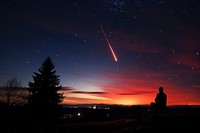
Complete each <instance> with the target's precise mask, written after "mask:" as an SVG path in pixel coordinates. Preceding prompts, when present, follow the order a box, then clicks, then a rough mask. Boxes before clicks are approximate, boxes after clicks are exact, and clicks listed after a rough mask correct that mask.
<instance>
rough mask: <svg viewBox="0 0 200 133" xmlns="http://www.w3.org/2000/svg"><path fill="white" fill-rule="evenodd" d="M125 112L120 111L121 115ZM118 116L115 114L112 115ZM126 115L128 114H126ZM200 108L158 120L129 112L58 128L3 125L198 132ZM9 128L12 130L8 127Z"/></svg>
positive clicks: (51, 132)
mask: <svg viewBox="0 0 200 133" xmlns="http://www.w3.org/2000/svg"><path fill="white" fill-rule="evenodd" d="M121 111H122V110H118V111H116V113H118V114H120V112H121ZM112 113H114V112H112ZM122 113H125V112H122ZM123 116H124V117H123ZM199 121H200V108H199V107H198V108H188V107H187V108H185V107H184V108H170V109H168V110H167V111H166V112H164V113H161V114H159V115H158V116H157V117H154V116H153V114H152V113H151V112H149V111H146V112H144V111H141V112H134V113H130V112H128V113H127V115H121V116H120V117H116V116H115V117H112V118H109V117H108V118H106V119H96V120H95V118H93V119H90V120H85V119H84V118H81V119H76V120H75V119H74V120H68V119H67V120H65V121H62V122H60V123H59V124H54V125H43V126H39V125H37V126H36V125H35V126H33V125H30V124H29V123H24V124H23V125H22V124H20V121H19V123H18V122H16V123H15V124H13V125H4V124H1V125H2V127H1V130H0V132H1V133H25V132H26V133H138V132H145V133H149V132H159V133H162V132H168V133H169V132H198V131H200V124H199ZM6 126H8V127H6Z"/></svg>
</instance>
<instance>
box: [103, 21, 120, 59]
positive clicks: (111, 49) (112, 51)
mask: <svg viewBox="0 0 200 133" xmlns="http://www.w3.org/2000/svg"><path fill="white" fill-rule="evenodd" d="M100 28H101V30H102V32H103V35H104V37H105V39H106V41H107V43H108V46H109V48H110V51H111V53H112V55H113V58H114V60H115V61H116V62H117V61H118V59H117V56H116V55H115V52H114V50H113V48H112V46H111V44H110V42H109V40H108V38H107V36H106V34H105V31H104V30H103V27H102V26H101V25H100Z"/></svg>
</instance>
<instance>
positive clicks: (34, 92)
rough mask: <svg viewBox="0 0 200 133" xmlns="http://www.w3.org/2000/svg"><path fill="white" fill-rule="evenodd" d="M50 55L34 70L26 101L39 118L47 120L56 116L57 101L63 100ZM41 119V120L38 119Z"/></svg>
mask: <svg viewBox="0 0 200 133" xmlns="http://www.w3.org/2000/svg"><path fill="white" fill-rule="evenodd" d="M54 68H55V65H54V64H53V63H52V60H51V58H50V57H47V59H46V60H45V61H44V62H43V63H42V65H41V67H40V68H39V69H38V71H39V72H38V73H37V72H34V75H33V76H32V77H33V80H34V81H33V82H29V84H28V85H29V88H28V92H29V97H28V102H29V105H31V107H33V108H34V114H35V115H37V117H39V119H42V120H47V121H49V120H50V119H52V118H53V117H54V118H55V117H56V113H57V109H58V105H59V103H61V102H62V101H63V98H64V96H63V93H59V92H58V91H59V90H61V85H60V79H59V76H58V75H56V71H55V70H54ZM40 121H41V120H40Z"/></svg>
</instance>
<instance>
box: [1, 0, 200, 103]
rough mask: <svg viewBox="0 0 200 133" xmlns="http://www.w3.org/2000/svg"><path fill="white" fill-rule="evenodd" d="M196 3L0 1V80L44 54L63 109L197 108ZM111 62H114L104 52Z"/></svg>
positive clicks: (30, 67)
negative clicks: (161, 99) (162, 97)
mask: <svg viewBox="0 0 200 133" xmlns="http://www.w3.org/2000/svg"><path fill="white" fill-rule="evenodd" d="M199 13H200V1H198V0H51V1H49V0H1V1H0V17H1V19H0V31H1V32H0V36H1V37H0V46H1V49H0V82H1V83H2V82H5V81H6V80H8V79H10V78H12V77H17V79H18V80H20V81H21V82H22V83H23V86H28V82H29V81H33V79H32V75H33V72H38V68H39V67H40V66H41V63H42V62H43V61H44V60H45V59H46V58H47V56H50V57H51V58H52V61H53V63H54V64H55V70H56V73H57V74H58V75H59V76H60V84H61V85H62V86H63V90H62V92H63V93H64V95H65V96H66V98H65V100H64V101H63V103H64V104H92V103H104V104H128V105H132V104H149V103H150V102H152V101H154V98H155V95H156V93H157V92H158V88H159V87H160V86H162V87H164V91H165V92H166V94H167V96H168V102H167V104H168V105H182V104H183V105H185V104H186V105H193V104H198V105H200V15H199ZM109 45H110V46H111V47H112V50H113V52H114V54H115V55H116V58H117V59H118V61H115V59H114V56H113V53H112V52H111V48H110V47H109Z"/></svg>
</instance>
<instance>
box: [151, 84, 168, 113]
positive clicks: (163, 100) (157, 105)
mask: <svg viewBox="0 0 200 133" xmlns="http://www.w3.org/2000/svg"><path fill="white" fill-rule="evenodd" d="M158 90H159V92H158V93H157V95H156V97H155V102H152V103H151V108H152V111H153V112H154V113H158V111H159V112H160V111H163V110H165V108H166V106H167V94H166V93H164V88H163V87H159V89H158Z"/></svg>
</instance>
